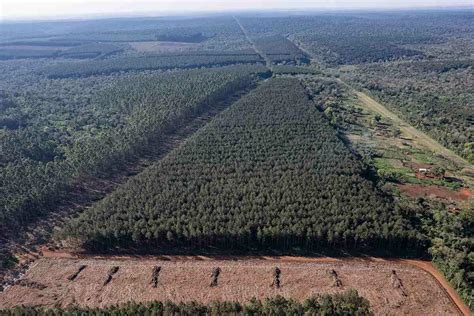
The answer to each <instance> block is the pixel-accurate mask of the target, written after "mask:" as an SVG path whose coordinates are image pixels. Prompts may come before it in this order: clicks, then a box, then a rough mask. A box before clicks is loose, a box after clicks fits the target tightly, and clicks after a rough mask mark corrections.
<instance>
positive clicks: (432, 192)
mask: <svg viewBox="0 0 474 316" xmlns="http://www.w3.org/2000/svg"><path fill="white" fill-rule="evenodd" d="M398 187H399V188H400V190H401V191H402V192H403V193H405V194H407V195H408V196H411V197H414V198H417V197H436V198H439V199H445V200H448V201H467V200H469V199H470V198H471V197H474V192H473V191H472V190H470V189H468V188H461V189H459V190H451V189H449V188H446V187H442V186H437V185H420V184H400V185H398Z"/></svg>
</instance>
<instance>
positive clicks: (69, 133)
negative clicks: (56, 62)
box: [0, 67, 265, 232]
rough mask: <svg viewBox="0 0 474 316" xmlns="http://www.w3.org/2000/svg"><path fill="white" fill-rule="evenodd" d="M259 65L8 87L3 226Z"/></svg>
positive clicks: (54, 198)
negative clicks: (12, 89) (10, 91)
mask: <svg viewBox="0 0 474 316" xmlns="http://www.w3.org/2000/svg"><path fill="white" fill-rule="evenodd" d="M259 71H265V69H260V68H253V67H247V68H245V67H238V68H221V69H216V70H212V71H209V70H206V71H201V70H192V71H189V72H179V73H173V74H159V73H158V74H139V75H130V76H127V77H125V78H120V79H113V78H109V79H112V80H111V81H112V82H108V81H106V80H105V79H104V80H101V79H99V80H97V81H96V80H89V81H85V80H64V81H55V80H53V81H48V80H44V81H41V82H39V83H37V84H36V86H34V87H30V89H31V90H32V91H31V92H30V91H28V90H27V91H18V92H14V93H13V94H12V95H4V96H3V99H2V100H3V102H2V104H4V108H3V113H4V121H3V122H4V124H5V125H6V126H5V127H4V129H3V131H2V134H1V136H2V137H1V146H2V149H3V150H2V155H1V159H0V167H1V171H2V178H1V183H2V186H1V194H0V201H1V203H0V205H1V212H0V226H1V227H2V231H4V232H5V231H8V230H9V229H7V227H8V226H9V227H10V229H11V228H13V227H18V226H19V225H22V224H25V223H27V222H28V221H31V220H32V219H34V218H35V217H36V216H38V215H41V214H42V213H44V212H46V211H47V210H48V209H49V208H51V207H54V205H55V203H57V202H58V201H59V200H60V199H61V198H63V197H64V196H65V195H66V194H67V190H68V186H70V185H72V184H73V182H75V181H81V178H84V177H87V176H93V177H94V176H102V177H103V176H106V175H107V174H108V173H112V172H114V171H115V170H117V169H119V168H121V166H124V165H126V164H127V163H129V162H131V161H133V160H134V159H137V158H138V157H139V156H140V155H141V154H142V153H144V152H146V151H147V150H148V148H149V146H153V144H154V143H157V141H159V138H160V135H163V134H166V133H170V132H172V131H173V130H174V129H176V128H177V127H179V126H181V125H182V124H184V122H186V121H187V120H189V118H190V117H193V116H195V115H196V114H198V113H199V112H201V111H203V110H204V109H205V108H206V107H207V106H208V105H209V104H211V103H213V102H217V101H218V100H222V99H224V98H226V97H227V96H228V95H230V94H232V93H234V92H236V91H238V90H241V89H244V88H246V87H248V86H249V85H251V84H252V83H253V82H254V79H253V78H254V77H253V74H254V73H257V72H259ZM78 84H82V85H83V86H82V87H81V86H78ZM91 84H92V85H91ZM52 87H57V88H58V89H52ZM81 88H85V89H90V90H85V91H90V92H89V93H90V94H89V95H87V94H82V95H81V97H80V98H79V99H77V97H76V95H74V91H84V89H81ZM92 89H94V90H92ZM70 91H73V93H71V92H70ZM52 92H56V95H54V94H52ZM33 98H34V99H33ZM71 98H72V100H71ZM33 100H34V106H33V105H32V104H31V102H33ZM39 100H41V103H39V102H38V101H39ZM7 124H8V125H7ZM111 162H113V163H111Z"/></svg>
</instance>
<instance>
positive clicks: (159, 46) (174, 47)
mask: <svg viewBox="0 0 474 316" xmlns="http://www.w3.org/2000/svg"><path fill="white" fill-rule="evenodd" d="M129 44H130V46H132V48H133V49H134V50H136V51H137V52H141V53H156V52H160V53H161V52H176V51H183V50H188V49H191V48H195V47H197V46H198V45H197V44H195V43H182V42H160V41H151V42H129Z"/></svg>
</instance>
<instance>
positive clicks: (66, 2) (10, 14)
mask: <svg viewBox="0 0 474 316" xmlns="http://www.w3.org/2000/svg"><path fill="white" fill-rule="evenodd" d="M433 6H471V7H472V8H474V0H392V1H390V0H0V19H2V18H3V19H10V18H44V17H56V18H60V17H71V16H87V15H88V14H105V15H111V14H115V15H128V14H136V13H149V14H153V13H155V14H160V13H167V12H188V11H222V10H236V9H237V10H241V9H301V8H314V9H343V8H348V9H353V8H381V9H387V8H409V7H433Z"/></svg>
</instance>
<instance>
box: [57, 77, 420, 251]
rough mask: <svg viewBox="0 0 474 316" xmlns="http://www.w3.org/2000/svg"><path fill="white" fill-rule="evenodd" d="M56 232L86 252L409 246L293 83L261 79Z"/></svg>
mask: <svg viewBox="0 0 474 316" xmlns="http://www.w3.org/2000/svg"><path fill="white" fill-rule="evenodd" d="M65 232H66V233H67V234H68V235H69V236H71V237H74V238H78V239H79V240H82V241H83V242H84V244H85V245H86V247H89V248H92V249H94V248H95V249H100V250H104V249H110V247H113V246H118V247H136V246H143V245H145V246H147V245H161V246H180V245H181V246H183V245H187V246H190V245H193V246H194V247H197V246H201V247H209V246H218V247H223V248H226V249H229V248H242V247H243V248H262V249H272V248H275V249H276V248H291V247H306V248H307V249H318V247H328V246H330V247H343V248H347V249H371V248H377V247H381V246H382V245H383V247H384V248H386V249H390V248H392V249H401V248H403V247H407V246H410V247H417V244H416V243H417V240H416V233H415V232H414V231H413V230H412V229H411V227H410V225H409V223H408V222H407V221H406V220H404V219H403V217H402V215H401V214H400V212H399V211H398V210H396V209H394V208H393V207H392V206H390V205H389V201H388V200H387V199H385V198H383V197H382V196H381V195H380V194H378V193H377V192H376V190H375V189H374V187H373V186H372V184H371V183H370V182H369V181H368V180H366V179H364V178H363V168H362V166H361V164H360V163H359V162H358V161H356V159H355V157H354V156H353V155H352V154H351V152H350V151H349V150H348V149H347V148H346V147H345V145H344V143H343V142H342V141H341V140H340V139H339V138H338V137H337V135H336V132H335V131H334V129H333V128H332V127H331V126H330V125H329V124H328V122H327V121H325V118H324V117H323V116H322V115H321V113H320V112H319V111H318V110H317V109H316V107H315V106H314V104H313V103H312V102H311V101H310V100H309V99H308V97H307V95H306V93H305V90H304V88H303V87H302V86H301V84H300V83H299V82H298V80H295V79H272V80H271V81H268V82H266V83H265V84H263V85H261V86H260V87H259V88H257V89H256V90H254V91H253V92H251V93H250V94H249V95H247V96H245V97H243V98H242V99H241V100H240V101H238V102H237V103H235V104H233V105H232V106H231V107H230V108H229V109H227V110H226V111H224V112H223V113H222V114H221V115H219V116H218V117H216V118H215V119H214V120H213V121H212V122H211V123H210V124H208V125H207V126H206V127H205V128H204V129H202V130H200V131H199V132H197V133H196V134H195V136H193V137H192V139H190V140H189V141H188V142H187V143H186V144H185V145H184V146H182V147H180V148H179V149H177V150H175V151H174V152H172V153H171V154H170V155H169V156H167V157H166V158H164V159H163V160H161V161H160V162H159V163H157V164H156V165H155V166H152V167H150V168H149V169H147V171H146V172H144V173H142V174H141V175H140V176H138V177H136V178H134V179H133V180H131V181H130V182H129V183H127V184H126V185H125V186H123V187H121V188H120V189H118V190H117V191H116V192H114V193H113V194H111V195H109V196H108V197H106V198H105V199H104V200H103V201H101V202H100V203H98V204H97V205H96V206H95V207H93V208H91V209H89V210H87V211H86V212H85V213H83V214H82V215H81V216H80V218H79V219H78V220H75V221H74V222H73V223H72V224H71V225H70V226H69V227H68V228H67V229H66V230H65Z"/></svg>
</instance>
